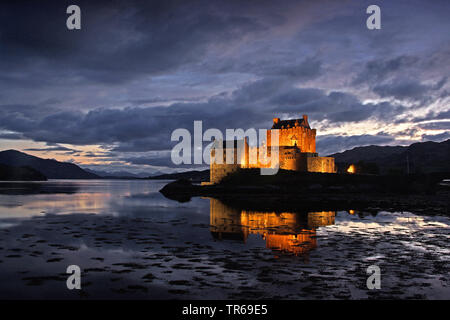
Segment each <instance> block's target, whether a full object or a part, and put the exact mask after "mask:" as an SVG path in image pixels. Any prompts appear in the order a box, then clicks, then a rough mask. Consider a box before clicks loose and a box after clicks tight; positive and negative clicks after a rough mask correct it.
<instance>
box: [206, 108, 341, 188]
mask: <svg viewBox="0 0 450 320" xmlns="http://www.w3.org/2000/svg"><path fill="white" fill-rule="evenodd" d="M277 137H278V139H276V138H277ZM277 140H278V142H277ZM222 143H223V146H222V147H223V152H222V153H221V154H220V153H216V152H215V150H214V149H212V151H211V165H210V183H213V184H214V183H219V182H220V181H221V180H222V179H223V178H224V177H226V176H227V175H229V174H230V173H233V172H236V171H238V170H241V169H249V168H269V167H273V166H274V165H275V166H279V168H280V169H284V170H293V171H299V172H322V173H334V172H336V168H335V164H334V158H332V157H319V155H318V154H317V153H316V129H311V127H310V126H309V123H308V116H306V115H303V118H301V119H292V120H280V118H274V119H273V125H272V128H271V129H268V130H267V144H266V145H265V146H260V147H252V146H249V145H248V142H247V139H243V140H240V141H238V140H235V141H232V143H231V144H227V143H226V142H225V141H223V142H222ZM230 145H231V146H230ZM230 148H232V150H230ZM241 148H242V149H241ZM227 149H228V150H227ZM275 149H276V150H277V152H278V157H276V159H275V161H276V163H275V164H274V163H271V162H270V161H266V158H267V157H268V158H270V157H271V153H272V152H274V151H273V150H275ZM230 151H231V152H230ZM227 154H228V155H230V154H231V155H233V156H234V157H233V159H234V161H233V162H232V163H229V161H228V162H227V161H226V156H227ZM253 155H254V158H252V156H253ZM253 159H257V161H252V160H253Z"/></svg>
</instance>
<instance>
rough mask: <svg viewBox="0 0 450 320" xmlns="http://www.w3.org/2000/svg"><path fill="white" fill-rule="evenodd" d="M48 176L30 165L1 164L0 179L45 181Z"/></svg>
mask: <svg viewBox="0 0 450 320" xmlns="http://www.w3.org/2000/svg"><path fill="white" fill-rule="evenodd" d="M45 180H47V178H46V177H45V176H44V175H43V174H42V173H40V172H39V171H37V170H35V169H33V168H30V167H13V166H8V165H5V164H0V181H45Z"/></svg>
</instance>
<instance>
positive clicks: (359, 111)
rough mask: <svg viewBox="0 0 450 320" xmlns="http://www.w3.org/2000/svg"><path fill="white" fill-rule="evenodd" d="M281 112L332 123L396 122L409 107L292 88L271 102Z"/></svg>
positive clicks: (349, 95)
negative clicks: (369, 120)
mask: <svg viewBox="0 0 450 320" xmlns="http://www.w3.org/2000/svg"><path fill="white" fill-rule="evenodd" d="M271 102H272V103H274V104H275V105H277V107H276V108H275V109H274V111H275V110H277V111H281V112H298V111H300V110H301V111H303V112H304V113H308V114H310V115H311V116H312V117H314V119H317V120H322V119H323V120H325V119H327V120H329V121H331V122H356V121H361V120H367V119H369V118H371V117H373V118H375V119H378V120H386V119H392V118H394V117H395V116H397V115H399V114H401V113H402V112H403V111H404V110H405V107H403V106H401V105H393V104H391V103H388V102H380V103H367V104H363V103H362V102H361V101H360V100H359V99H358V98H357V97H356V96H354V95H352V94H349V93H345V92H337V91H333V92H330V93H328V94H326V93H325V92H324V91H321V90H317V89H309V88H308V89H292V90H290V91H288V92H285V93H283V94H281V95H278V96H276V97H275V98H274V99H272V101H271Z"/></svg>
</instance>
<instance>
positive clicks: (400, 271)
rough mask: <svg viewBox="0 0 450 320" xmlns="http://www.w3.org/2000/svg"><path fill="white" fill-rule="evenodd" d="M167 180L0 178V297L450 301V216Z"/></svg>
mask: <svg viewBox="0 0 450 320" xmlns="http://www.w3.org/2000/svg"><path fill="white" fill-rule="evenodd" d="M166 183H167V181H139V180H84V181H80V180H72V181H71V180H51V181H48V182H44V183H0V283H1V286H0V298H26V299H35V298H41V299H42V298H64V299H65V298H67V299H98V298H114V299H116V298H117V299H127V298H148V299H183V298H192V299H238V298H244V299H245V298H247V299H253V298H270V299H271V298H275V299H323V298H327V299H347V298H355V299H359V298H363V299H364V298H414V299H424V298H437V299H449V298H450V287H449V285H450V280H449V279H450V277H449V275H450V274H449V273H450V270H449V267H448V265H449V264H448V262H449V256H450V255H449V253H450V248H449V240H450V239H449V238H450V228H449V225H450V219H449V218H448V217H441V216H431V215H430V216H425V215H421V216H418V215H414V214H412V213H408V212H384V211H377V210H374V209H371V210H367V212H356V211H354V210H352V209H351V208H349V210H348V211H338V212H336V211H317V212H261V211H253V210H251V208H246V209H242V208H237V207H235V206H231V205H229V204H227V203H224V202H222V201H219V200H217V199H210V198H193V199H192V200H191V201H189V202H185V203H179V202H176V201H173V200H169V199H166V198H164V197H163V196H162V195H161V194H160V193H159V192H158V190H159V189H161V188H162V186H164V185H165V184H166ZM71 264H76V265H78V266H80V268H81V269H82V290H72V291H70V290H68V289H67V288H66V279H67V274H66V273H65V271H66V268H67V266H69V265H71ZM370 265H377V266H379V267H380V269H381V272H382V275H381V289H379V290H368V289H367V285H366V280H367V277H368V275H367V273H366V269H367V267H369V266H370Z"/></svg>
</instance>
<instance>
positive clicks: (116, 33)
mask: <svg viewBox="0 0 450 320" xmlns="http://www.w3.org/2000/svg"><path fill="white" fill-rule="evenodd" d="M70 4H71V2H69V1H53V2H50V1H44V2H34V1H33V2H32V1H29V2H27V3H26V4H24V3H23V2H20V1H15V2H5V3H2V4H1V5H0V12H1V13H0V15H1V16H0V17H1V19H0V30H1V31H0V40H1V43H2V51H1V52H0V58H1V59H0V68H1V69H2V70H7V71H13V70H15V71H17V70H24V69H27V72H28V73H29V76H28V77H26V78H20V77H19V78H16V77H15V76H12V75H8V74H2V78H0V79H3V80H4V81H6V80H8V81H17V82H18V83H21V84H22V85H27V84H28V85H33V84H35V85H40V84H41V83H42V81H43V82H44V83H52V82H61V81H63V82H66V83H77V82H79V81H87V80H88V81H95V82H99V81H100V82H105V83H113V82H124V81H127V80H129V79H133V78H136V77H139V76H140V75H143V74H146V75H148V74H161V73H163V72H167V71H170V70H174V69H176V68H178V67H180V66H182V65H184V64H187V63H191V62H194V61H198V60H199V59H201V58H202V57H203V55H204V53H205V51H206V50H207V49H208V46H209V45H210V44H211V43H213V42H215V41H216V40H217V39H220V41H221V42H222V43H227V42H228V41H230V40H235V39H236V38H240V37H243V36H244V35H245V34H246V33H248V32H257V31H259V32H260V31H263V30H264V28H263V27H262V26H261V25H259V24H258V22H257V21H256V20H254V19H251V18H249V17H246V16H243V15H239V14H238V13H237V12H236V13H234V14H227V13H224V12H221V11H220V8H215V7H213V6H211V5H210V4H209V2H208V1H188V2H186V1H158V2H156V1H144V2H140V1H126V2H125V1H123V2H119V1H115V2H113V3H111V2H110V1H99V2H98V1H95V2H93V1H77V5H79V6H80V7H81V8H82V28H81V30H78V31H69V30H67V28H66V27H65V24H66V18H67V17H68V15H67V14H66V13H65V11H66V8H67V6H68V5H70ZM25 8H26V10H25ZM198 9H201V10H198ZM19 17H20V18H19ZM38 64H39V65H40V68H39V69H36V65H38ZM43 69H45V73H44V75H45V76H44V77H43V74H42V73H40V71H43Z"/></svg>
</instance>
